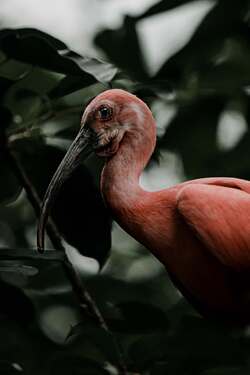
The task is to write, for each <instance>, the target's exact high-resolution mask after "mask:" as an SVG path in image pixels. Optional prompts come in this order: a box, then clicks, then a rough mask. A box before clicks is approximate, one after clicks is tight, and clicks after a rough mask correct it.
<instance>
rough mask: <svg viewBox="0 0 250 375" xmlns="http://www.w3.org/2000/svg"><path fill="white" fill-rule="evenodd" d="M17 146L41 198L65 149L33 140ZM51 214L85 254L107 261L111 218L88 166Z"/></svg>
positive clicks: (68, 186) (72, 181)
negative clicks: (36, 142)
mask: <svg viewBox="0 0 250 375" xmlns="http://www.w3.org/2000/svg"><path fill="white" fill-rule="evenodd" d="M17 147H18V154H19V159H20V162H21V164H22V165H23V168H24V170H25V171H26V173H27V175H28V176H29V178H30V180H31V182H32V184H33V185H34V187H35V188H36V190H37V191H38V194H39V196H40V197H41V199H42V198H43V195H44V194H45V191H46V189H47V187H48V185H49V182H50V180H51V178H52V176H53V174H54V173H55V171H56V169H57V167H58V165H59V163H60V162H61V160H62V159H63V156H64V152H63V151H61V150H60V149H58V148H56V147H52V146H46V145H44V144H42V143H38V144H34V142H33V140H30V141H29V142H26V143H25V147H24V145H22V144H21V143H20V144H19V146H17V145H16V148H17ZM34 160H35V163H34ZM93 212H94V213H95V214H94V215H93ZM52 217H53V218H54V220H55V222H56V224H57V227H58V229H59V231H60V233H61V234H62V235H63V236H64V238H65V239H66V241H67V242H69V243H70V244H71V245H72V246H74V247H76V248H77V249H78V250H79V251H80V253H81V254H82V255H85V256H89V257H91V258H94V259H96V260H97V261H98V262H99V263H100V264H103V263H104V261H105V260H106V259H107V256H108V254H109V251H110V246H111V233H110V231H111V228H110V225H111V220H110V216H109V213H108V211H107V209H106V208H105V206H104V203H103V200H102V198H101V195H100V192H99V190H98V189H97V188H96V186H95V184H94V181H93V178H92V177H91V175H90V173H89V172H88V170H87V168H86V167H84V166H82V167H81V168H79V169H78V170H77V171H75V173H74V174H73V175H72V177H71V178H70V179H69V180H68V181H66V182H65V184H64V186H63V189H62V190H61V191H60V192H59V195H58V198H57V200H56V202H55V204H54V207H53V208H52Z"/></svg>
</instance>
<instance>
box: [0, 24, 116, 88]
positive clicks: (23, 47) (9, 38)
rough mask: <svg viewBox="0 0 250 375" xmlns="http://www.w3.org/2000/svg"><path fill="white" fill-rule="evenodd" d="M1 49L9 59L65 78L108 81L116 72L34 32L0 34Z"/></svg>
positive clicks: (24, 30)
mask: <svg viewBox="0 0 250 375" xmlns="http://www.w3.org/2000/svg"><path fill="white" fill-rule="evenodd" d="M0 48H1V49H2V50H3V51H4V53H5V54H6V55H7V56H8V57H11V58H15V59H16V60H20V61H23V62H26V63H29V64H32V65H36V66H40V67H42V68H45V69H48V70H52V71H55V72H58V73H63V74H66V75H73V76H81V77H85V79H86V82H89V81H91V77H94V78H95V79H96V80H99V81H100V82H106V81H109V80H111V79H112V78H113V77H114V75H115V74H116V72H117V70H116V69H115V68H114V67H113V66H112V65H111V64H106V63H103V62H101V61H99V60H97V59H91V58H88V57H81V56H80V55H78V54H77V53H75V52H73V51H70V50H69V49H68V48H67V47H66V45H64V44H63V43H62V42H60V41H58V40H56V39H55V38H52V37H51V36H49V35H48V34H46V33H42V32H41V31H38V30H35V29H17V30H5V31H2V32H0Z"/></svg>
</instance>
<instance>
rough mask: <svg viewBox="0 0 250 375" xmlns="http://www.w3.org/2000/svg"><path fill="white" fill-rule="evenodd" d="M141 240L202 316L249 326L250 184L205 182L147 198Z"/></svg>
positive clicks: (198, 182)
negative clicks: (247, 322) (163, 265)
mask: <svg viewBox="0 0 250 375" xmlns="http://www.w3.org/2000/svg"><path fill="white" fill-rule="evenodd" d="M143 212H144V213H143V216H144V224H143V225H142V228H143V233H141V236H140V234H139V240H140V237H141V238H142V239H143V240H142V241H141V242H143V243H144V245H145V246H147V247H148V248H149V249H150V250H151V251H152V252H153V253H154V254H155V255H156V256H157V257H158V258H159V259H160V260H161V262H162V263H163V264H165V266H166V268H167V270H168V272H169V274H170V276H171V277H172V280H173V282H174V283H175V284H176V286H177V287H178V288H179V289H180V290H181V291H182V293H183V294H184V295H185V297H186V298H187V299H189V300H190V301H191V302H192V304H193V305H195V306H196V308H198V309H199V310H200V312H201V313H202V314H203V315H208V316H212V317H214V318H218V319H220V318H222V319H223V320H228V321H234V322H238V323H241V322H245V321H250V183H249V182H248V181H245V180H240V179H233V178H204V179H199V180H193V181H188V182H185V183H183V184H179V185H176V186H175V187H173V188H170V189H165V190H162V191H159V192H155V193H149V195H148V198H147V204H146V206H145V205H144V207H143Z"/></svg>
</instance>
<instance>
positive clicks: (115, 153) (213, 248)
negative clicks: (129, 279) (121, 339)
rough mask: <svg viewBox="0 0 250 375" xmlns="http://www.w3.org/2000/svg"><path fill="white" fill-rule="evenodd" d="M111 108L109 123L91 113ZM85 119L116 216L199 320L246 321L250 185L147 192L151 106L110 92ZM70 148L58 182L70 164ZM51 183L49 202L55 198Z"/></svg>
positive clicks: (213, 181)
mask: <svg viewBox="0 0 250 375" xmlns="http://www.w3.org/2000/svg"><path fill="white" fill-rule="evenodd" d="M109 107H110V108H112V111H111V112H110V113H109V115H110V116H109V118H107V119H103V118H102V117H101V118H99V117H96V116H97V115H96V111H101V110H102V109H103V108H105V110H106V109H107V108H109ZM93 114H95V115H93ZM98 116H99V112H98ZM105 116H106V115H105ZM83 118H84V121H83V122H84V126H86V124H88V127H89V128H90V129H91V133H92V132H93V133H94V134H95V135H96V136H97V137H96V138H95V139H96V140H97V141H96V142H97V143H96V144H95V147H96V153H97V154H98V155H100V156H105V157H106V158H107V159H106V164H105V166H104V169H103V172H102V178H101V191H102V195H103V198H104V201H105V203H106V205H107V206H108V207H109V209H110V210H111V212H112V215H113V217H114V219H115V220H116V221H117V222H118V223H119V224H120V225H121V226H122V227H123V228H124V229H125V231H127V232H128V233H129V234H130V235H131V236H133V237H134V238H136V239H137V240H138V241H139V242H141V243H142V244H143V245H144V246H146V247H147V248H148V249H149V250H150V251H151V252H152V253H153V254H154V255H155V256H156V257H157V258H158V259H159V260H160V261H161V262H162V263H163V264H164V265H165V267H166V269H167V271H168V272H169V274H170V276H171V278H172V280H173V281H174V283H175V284H176V286H177V287H178V288H179V289H180V290H181V292H182V293H183V294H184V296H185V297H186V298H187V299H188V300H189V301H190V302H191V303H192V304H193V305H194V306H195V307H196V308H197V309H198V310H199V311H200V312H201V313H202V314H203V315H205V316H208V317H211V318H214V319H218V320H222V321H225V322H230V323H234V324H245V323H249V322H250V182H248V181H245V180H240V179H234V178H204V179H198V180H193V181H188V182H185V183H181V184H179V185H176V186H174V187H171V188H168V189H164V190H161V191H157V192H147V191H144V190H143V189H142V188H141V187H140V184H139V178H140V174H141V172H142V171H143V169H144V167H145V165H146V164H147V162H148V160H149V158H150V156H151V154H152V152H153V150H154V147H155V138H156V136H155V133H156V132H155V122H154V119H153V116H152V114H151V112H150V110H149V109H148V107H147V106H146V105H145V104H144V103H143V102H142V101H141V100H140V99H138V98H136V97H135V96H134V95H131V94H129V93H126V92H124V91H122V90H108V91H106V92H104V93H102V94H100V95H98V96H97V97H96V98H95V99H94V100H93V101H92V102H91V103H90V105H89V107H88V108H87V110H86V111H85V114H84V117H83ZM111 119H112V121H111ZM79 137H80V136H78V140H77V139H76V141H75V142H74V144H77V142H78V143H79V139H81V138H79ZM74 147H75V146H74ZM74 147H72V150H73V149H74ZM72 150H71V151H69V152H68V154H67V155H68V156H67V155H66V157H65V158H66V161H67V163H66V162H65V161H64V162H63V164H62V165H61V166H60V167H59V169H58V173H57V175H56V178H55V180H58V175H60V173H62V170H63V168H64V166H65V164H67V165H69V164H70V163H69V161H71V160H69V159H70V157H71V156H70V152H72ZM190 152H191V151H190ZM74 160H75V159H74ZM53 184H54V185H55V182H52V183H51V185H50V188H49V190H48V191H49V193H48V194H47V195H48V197H47V201H49V199H50V197H49V196H50V195H52V193H51V191H52V192H53V193H54V191H53V189H55V188H54V185H53ZM47 201H46V198H45V209H44V211H45V213H46V210H47V207H46V205H47ZM44 216H46V215H45V214H44ZM41 232H42V231H41Z"/></svg>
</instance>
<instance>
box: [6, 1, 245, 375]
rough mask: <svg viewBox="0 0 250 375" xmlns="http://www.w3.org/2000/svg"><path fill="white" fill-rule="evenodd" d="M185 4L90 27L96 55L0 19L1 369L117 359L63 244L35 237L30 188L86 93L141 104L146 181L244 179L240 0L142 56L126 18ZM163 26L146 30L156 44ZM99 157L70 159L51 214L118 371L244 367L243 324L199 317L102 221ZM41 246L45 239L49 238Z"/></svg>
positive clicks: (101, 365) (34, 370)
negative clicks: (57, 247) (148, 142)
mask: <svg viewBox="0 0 250 375" xmlns="http://www.w3.org/2000/svg"><path fill="white" fill-rule="evenodd" d="M186 3H188V4H189V5H190V4H191V3H189V2H188V1H182V0H163V1H160V2H158V3H155V4H154V5H152V6H151V7H148V8H147V10H146V11H144V12H141V14H137V15H130V16H128V15H127V16H126V15H125V16H124V17H123V21H122V23H121V25H120V26H119V27H116V28H110V29H108V28H102V29H101V30H99V31H96V32H95V34H94V36H93V43H94V44H93V45H94V48H96V51H98V54H97V56H98V58H90V57H89V52H88V53H87V52H86V54H85V53H84V46H83V47H82V48H81V54H80V53H76V52H73V51H72V50H70V48H69V47H68V46H66V45H65V44H64V43H63V42H62V41H60V40H58V39H56V38H55V37H53V36H52V35H49V34H47V33H44V32H42V31H39V30H38V29H34V28H28V27H26V28H24V27H22V28H20V27H19V28H13V25H12V28H10V26H11V25H8V22H7V21H8V20H6V19H3V20H2V22H1V23H0V24H1V25H2V28H1V30H0V119H1V122H0V292H1V293H0V295H1V304H0V333H1V334H0V374H1V375H7V374H17V373H20V374H39V375H40V374H41V375H43V374H61V375H64V374H72V375H73V374H74V375H81V374H114V375H115V374H117V371H118V370H117V369H118V368H119V366H120V360H119V355H118V354H117V348H115V347H114V342H113V338H112V337H111V335H110V334H109V333H107V332H105V330H103V329H102V328H101V327H100V324H98V323H97V322H96V319H95V318H94V317H92V316H91V315H90V314H89V312H88V311H86V312H83V310H82V309H81V308H80V307H79V301H78V299H77V296H76V294H75V293H74V292H73V291H72V280H70V278H69V275H68V273H67V272H66V270H65V266H64V258H63V255H62V253H61V252H60V251H53V252H52V251H51V252H49V250H48V251H47V252H46V253H45V254H44V255H39V254H38V253H37V252H36V250H35V246H36V243H35V233H36V224H37V218H36V211H37V204H38V203H39V202H38V200H39V199H35V201H34V197H36V194H37V196H38V197H40V199H42V197H43V194H44V192H45V190H46V187H47V185H48V183H49V181H50V178H51V177H52V175H53V173H54V172H55V169H56V167H57V165H58V163H59V162H60V160H61V159H62V157H63V155H64V153H65V150H66V149H67V148H68V146H69V144H70V142H71V141H72V139H73V138H74V137H75V135H76V133H77V130H78V127H79V122H80V117H81V114H82V112H83V110H84V108H85V105H86V104H87V103H88V101H89V100H90V99H91V98H92V97H93V96H95V95H97V94H98V93H100V92H102V91H103V90H106V89H108V88H110V87H113V88H123V89H127V90H128V91H130V92H133V93H135V94H136V95H138V96H139V97H140V98H142V99H143V100H144V101H145V102H147V103H148V105H149V106H150V107H151V109H152V111H153V113H154V115H155V117H156V119H157V124H158V145H157V150H156V152H155V154H154V155H153V158H152V161H151V162H150V164H149V166H148V167H147V170H146V171H145V173H144V174H143V176H142V183H143V185H144V186H145V187H146V188H148V189H156V188H161V187H163V186H170V185H171V184H174V183H177V182H180V181H183V180H185V179H191V178H198V177H204V176H234V177H240V178H245V179H250V157H249V145H250V135H249V120H250V101H249V95H250V48H249V47H250V29H249V17H250V6H249V2H248V1H244V0H241V1H233V0H224V1H223V0H221V1H217V2H214V6H213V7H211V8H210V9H209V10H208V11H207V13H206V14H205V15H204V16H203V18H202V19H201V20H200V23H199V24H198V26H196V27H195V29H194V31H193V34H192V35H191V34H190V38H189V39H188V40H186V42H185V43H184V45H183V46H181V47H179V48H177V47H176V50H175V53H173V54H172V55H169V56H168V57H167V58H166V61H165V62H163V63H162V64H160V65H159V66H157V67H156V66H154V65H153V66H152V65H151V66H150V64H149V63H148V61H147V58H146V56H147V51H146V47H145V44H143V43H142V41H141V39H140V37H139V31H138V30H139V29H138V25H140V23H141V22H142V21H145V20H149V21H150V20H151V19H153V17H155V16H160V15H162V16H166V17H167V16H168V15H169V14H170V12H172V11H173V10H175V8H176V7H178V6H181V5H183V4H186ZM200 3H202V1H201V2H200ZM106 4H107V5H106V6H107V7H109V5H110V2H108V1H107V2H106ZM192 4H194V3H192ZM192 4H191V6H192ZM107 9H108V8H107ZM110 9H111V8H110ZM185 9H186V8H178V9H177V10H178V11H179V12H180V13H181V12H185V11H186V10H185ZM87 11H88V9H82V12H83V13H84V14H85V17H86V12H87ZM13 12H15V9H13ZM0 14H1V13H0ZM183 14H184V13H183ZM92 17H93V14H92ZM161 19H162V18H161ZM182 19H183V18H182ZM57 22H60V20H57ZM165 22H166V24H167V22H168V19H167V18H166V21H165ZM180 27H181V25H180ZM52 34H53V33H52ZM53 35H54V34H53ZM167 37H168V34H167V31H166V34H165V35H163V34H162V33H161V34H157V32H156V33H155V34H154V38H155V44H156V46H157V43H158V41H159V40H160V39H161V38H167ZM160 48H161V47H160V46H159V50H160ZM100 56H101V60H100V59H99V57H100ZM101 168H102V162H101V161H100V160H98V159H97V158H95V157H91V158H90V159H89V160H88V161H87V162H86V163H85V164H84V165H83V166H82V167H81V168H79V170H78V171H76V173H75V174H74V175H73V177H72V178H71V179H70V180H69V181H68V182H67V184H66V185H65V187H64V189H63V190H62V192H61V193H60V196H59V198H58V200H57V202H56V204H55V207H54V209H53V213H52V215H53V219H54V221H55V223H56V225H57V227H58V229H59V231H60V233H61V234H62V235H63V238H64V239H65V241H66V242H64V245H65V248H66V250H67V253H68V255H69V257H70V259H71V261H72V262H73V264H74V266H75V267H76V269H78V271H79V273H80V275H81V279H82V282H83V283H84V285H86V286H87V288H88V290H89V292H90V293H91V295H92V297H93V299H94V301H95V303H96V304H97V305H98V307H99V309H100V310H101V313H102V314H103V316H104V318H105V320H106V321H107V323H108V325H109V327H110V329H111V331H112V332H113V336H114V337H115V338H116V339H117V341H118V343H119V345H120V347H121V350H120V351H121V352H122V353H123V356H124V358H125V362H126V365H127V368H128V371H129V372H131V373H134V374H145V375H146V374H153V375H163V374H171V375H172V374H183V375H184V374H185V375H187V374H190V375H195V374H197V375H198V374H199V375H200V374H201V375H239V374H248V373H249V371H250V369H249V365H250V364H249V360H250V340H249V329H248V328H246V329H244V330H243V329H242V330H230V329H228V328H226V327H222V326H219V327H218V326H216V325H215V324H214V323H212V322H209V321H206V320H205V319H203V318H202V317H200V316H199V315H198V314H197V313H196V312H195V311H193V310H192V308H191V306H190V305H189V304H188V303H187V302H186V301H185V300H184V299H183V298H182V296H181V295H180V293H179V292H178V291H177V290H176V289H175V288H174V287H173V286H172V284H171V282H170V281H169V280H168V277H167V274H166V272H165V270H164V269H163V267H162V266H161V265H160V264H159V262H158V261H157V260H155V259H154V258H153V256H152V255H150V254H149V253H148V251H147V250H146V249H144V248H142V247H141V246H140V245H139V244H138V243H137V242H136V241H134V240H133V239H131V238H130V237H129V236H128V235H126V233H124V232H123V231H122V230H121V229H120V228H119V227H118V226H117V225H116V224H115V223H112V219H111V217H110V216H109V213H108V212H107V211H106V209H105V207H104V206H103V203H102V200H101V197H100V192H99V176H100V171H101ZM111 228H112V229H113V231H112V240H113V241H112V242H113V246H112V250H111V251H110V249H111ZM47 248H48V249H53V248H54V246H53V245H52V244H51V242H50V240H49V239H47ZM80 254H81V255H80ZM211 277H212V275H211ZM73 284H74V283H73ZM87 310H88V309H87Z"/></svg>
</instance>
